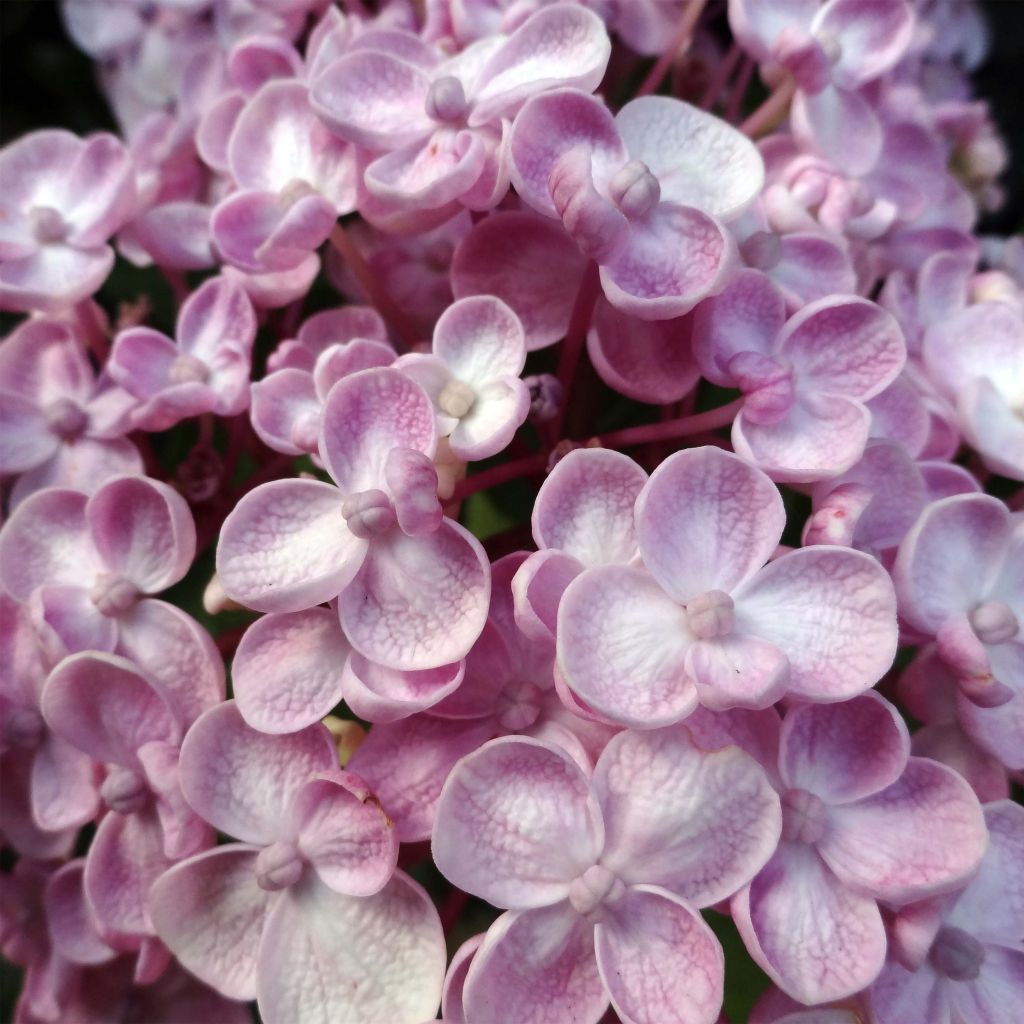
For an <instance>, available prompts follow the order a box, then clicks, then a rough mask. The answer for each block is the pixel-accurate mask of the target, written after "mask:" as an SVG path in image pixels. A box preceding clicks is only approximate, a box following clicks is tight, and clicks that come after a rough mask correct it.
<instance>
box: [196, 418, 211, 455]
mask: <svg viewBox="0 0 1024 1024" xmlns="http://www.w3.org/2000/svg"><path fill="white" fill-rule="evenodd" d="M214 426H215V420H214V416H213V413H212V412H204V413H203V415H202V416H200V417H199V438H198V440H197V441H196V444H198V445H202V446H203V447H204V448H212V447H213V429H214Z"/></svg>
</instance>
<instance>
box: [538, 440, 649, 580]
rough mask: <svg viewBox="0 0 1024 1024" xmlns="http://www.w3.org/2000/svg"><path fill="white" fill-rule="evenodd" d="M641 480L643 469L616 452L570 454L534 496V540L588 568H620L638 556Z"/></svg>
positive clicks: (596, 450)
mask: <svg viewBox="0 0 1024 1024" xmlns="http://www.w3.org/2000/svg"><path fill="white" fill-rule="evenodd" d="M646 482H647V474H646V473H645V472H644V470H643V469H641V467H640V466H638V465H637V464H636V463H635V462H634V461H633V460H632V459H631V458H629V457H628V456H626V455H623V454H622V453H621V452H616V451H612V450H609V449H604V448H581V449H578V450H577V451H573V452H570V453H569V454H568V455H566V456H565V458H564V459H562V460H560V461H559V463H558V465H557V466H555V468H554V469H553V470H552V471H551V473H550V475H549V476H548V478H547V479H546V480H545V481H544V483H543V484H542V485H541V488H540V490H539V491H538V492H537V500H536V503H535V504H534V507H533V514H532V518H531V523H532V525H533V539H534V540H535V541H536V542H537V546H538V547H540V548H541V549H544V548H555V549H557V550H559V551H564V552H565V553H566V554H567V555H571V556H572V557H573V558H575V559H577V560H578V561H579V562H581V563H582V564H583V565H584V566H587V567H588V568H589V567H593V566H597V565H620V564H621V565H625V564H626V563H628V562H629V561H631V560H632V559H633V558H634V557H635V556H636V554H637V541H636V530H635V528H634V526H633V507H634V505H635V504H636V499H637V496H638V495H639V494H640V492H641V490H642V489H643V486H644V484H645V483H646Z"/></svg>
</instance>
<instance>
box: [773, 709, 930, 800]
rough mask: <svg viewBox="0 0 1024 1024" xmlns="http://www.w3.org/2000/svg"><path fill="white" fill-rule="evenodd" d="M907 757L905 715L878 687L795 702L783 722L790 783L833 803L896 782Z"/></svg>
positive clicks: (784, 770)
mask: <svg viewBox="0 0 1024 1024" xmlns="http://www.w3.org/2000/svg"><path fill="white" fill-rule="evenodd" d="M908 757H910V735H909V733H908V732H907V727H906V725H905V724H904V722H903V719H902V718H901V717H900V714H899V712H898V711H897V710H896V708H895V707H893V705H892V704H890V703H889V702H888V701H887V700H885V699H884V698H883V697H881V696H879V695H878V694H877V693H875V692H874V691H870V692H868V693H865V694H862V695H861V696H860V697H854V698H852V699H851V700H848V701H843V702H841V703H839V704H818V705H814V704H811V705H805V706H803V707H797V708H794V709H793V710H792V711H790V712H789V714H787V715H786V717H785V719H784V721H783V723H782V741H781V747H780V751H779V771H780V772H781V774H782V779H783V782H784V784H785V786H787V787H789V788H796V789H805V790H807V791H808V792H811V793H815V794H817V795H818V796H819V797H821V798H822V799H823V800H825V801H826V802H828V803H830V804H846V803H850V802H851V801H854V800H863V799H864V798H865V797H868V796H871V795H872V794H873V793H877V792H879V790H882V789H885V788H886V787H887V786H890V785H892V783H894V782H895V781H896V780H897V779H898V778H899V777H900V775H902V774H903V770H904V769H905V768H906V766H907V758H908Z"/></svg>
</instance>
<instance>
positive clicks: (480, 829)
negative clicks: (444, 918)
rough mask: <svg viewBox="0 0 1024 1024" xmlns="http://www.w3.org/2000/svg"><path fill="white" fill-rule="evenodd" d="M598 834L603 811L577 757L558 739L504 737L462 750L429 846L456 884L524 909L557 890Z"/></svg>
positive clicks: (558, 895)
mask: <svg viewBox="0 0 1024 1024" xmlns="http://www.w3.org/2000/svg"><path fill="white" fill-rule="evenodd" d="M603 840H604V826H603V825H602V822H601V811H600V808H599V807H598V804H597V801H596V799H595V798H594V796H592V795H591V792H590V783H589V781H588V779H587V778H586V776H585V775H584V774H583V773H582V772H581V771H580V768H579V766H578V765H577V764H576V763H575V762H574V761H573V760H572V759H571V758H570V757H569V756H568V755H567V754H565V753H564V752H563V751H561V750H560V749H559V748H557V747H554V746H552V745H550V744H545V743H541V742H539V741H537V740H532V739H527V738H525V737H513V736H510V737H507V738H503V739H497V740H492V741H491V742H490V743H488V744H486V745H485V746H483V747H482V748H481V749H480V750H479V751H477V752H476V753H475V754H470V755H469V756H468V757H465V758H463V759H462V761H460V762H459V764H458V766H457V767H456V768H455V769H454V771H453V772H452V774H451V775H450V776H449V777H448V781H447V782H446V783H445V786H444V789H443V790H442V792H441V798H440V800H439V801H438V806H437V817H436V819H435V822H434V834H433V841H432V851H433V855H434V861H435V863H436V864H437V866H438V869H439V870H440V871H441V872H442V874H444V875H445V877H446V878H448V879H449V881H451V882H452V883H453V884H455V885H457V886H458V887H459V888H460V889H465V890H466V891H467V892H472V893H474V894H475V895H477V896H480V897H482V898H483V899H486V900H487V901H488V902H490V903H494V904H496V905H497V906H503V907H508V906H511V907H513V908H515V909H523V908H527V907H542V906H547V905H548V904H551V903H555V902H557V901H558V900H561V899H564V898H565V896H566V895H567V894H568V891H569V884H570V882H572V881H573V879H575V878H577V877H578V876H579V875H581V874H582V873H583V872H584V871H585V870H586V869H587V868H588V867H590V866H591V865H592V864H594V863H595V862H596V860H597V858H598V856H599V855H600V853H601V847H602V845H603Z"/></svg>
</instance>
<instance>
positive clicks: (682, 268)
mask: <svg viewBox="0 0 1024 1024" xmlns="http://www.w3.org/2000/svg"><path fill="white" fill-rule="evenodd" d="M733 260H734V253H733V243H732V241H731V237H730V236H728V235H727V233H726V231H725V229H724V228H723V227H722V226H721V224H719V222H718V221H717V220H715V219H714V218H712V217H710V216H708V215H707V214H705V213H702V212H701V211H700V210H697V209H694V208H693V207H690V206H678V205H676V204H675V203H659V204H658V205H657V206H655V207H654V209H653V210H651V211H650V212H649V213H647V214H646V215H645V216H643V217H642V218H637V219H636V220H633V221H631V222H630V232H629V235H628V237H627V240H626V242H625V244H624V245H623V246H622V247H621V248H620V249H619V250H618V251H617V252H616V253H615V255H614V256H613V257H612V258H611V259H610V261H609V262H608V263H607V264H604V265H602V267H601V285H602V287H603V288H604V294H605V297H606V298H607V299H608V301H609V302H610V303H611V304H612V305H613V306H615V307H616V308H618V309H620V310H622V311H623V312H624V313H629V314H631V315H632V316H636V317H639V318H640V319H641V320H669V319H671V318H673V317H677V316H682V315H683V314H684V313H689V311H690V310H691V309H693V307H694V306H696V305H697V303H698V302H700V300H701V299H703V298H706V297H707V296H708V295H710V294H713V293H714V292H716V291H719V290H720V289H721V288H722V287H723V286H724V284H725V281H726V274H727V273H728V271H729V270H731V269H732V263H733Z"/></svg>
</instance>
